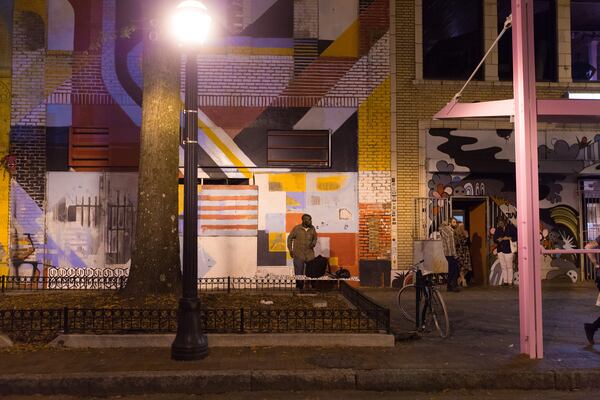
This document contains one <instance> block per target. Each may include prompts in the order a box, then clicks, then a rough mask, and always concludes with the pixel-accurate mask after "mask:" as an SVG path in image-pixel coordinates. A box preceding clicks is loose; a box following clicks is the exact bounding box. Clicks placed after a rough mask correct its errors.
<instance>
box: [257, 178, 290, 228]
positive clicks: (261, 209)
mask: <svg viewBox="0 0 600 400" xmlns="http://www.w3.org/2000/svg"><path fill="white" fill-rule="evenodd" d="M254 181H255V184H256V186H258V230H259V231H264V230H266V228H267V224H266V220H267V214H285V213H286V209H285V192H281V191H278V192H271V191H269V175H268V174H256V175H254Z"/></svg>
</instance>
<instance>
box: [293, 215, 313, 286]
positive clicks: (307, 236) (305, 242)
mask: <svg viewBox="0 0 600 400" xmlns="http://www.w3.org/2000/svg"><path fill="white" fill-rule="evenodd" d="M316 245H317V231H316V230H315V227H314V226H313V225H312V217H311V216H310V215H308V214H304V215H302V223H301V224H300V225H296V226H295V227H294V228H293V229H292V231H291V232H290V235H289V236H288V238H287V248H288V250H289V251H290V257H292V258H293V260H294V274H295V275H304V268H305V267H306V263H307V262H308V261H311V260H313V259H314V258H315V251H314V248H315V246H316ZM296 288H298V289H303V288H304V281H300V280H296Z"/></svg>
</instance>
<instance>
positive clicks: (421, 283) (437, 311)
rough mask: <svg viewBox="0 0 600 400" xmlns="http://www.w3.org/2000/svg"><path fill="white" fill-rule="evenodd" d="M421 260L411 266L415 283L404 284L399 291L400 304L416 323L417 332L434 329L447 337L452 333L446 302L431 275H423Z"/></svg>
mask: <svg viewBox="0 0 600 400" xmlns="http://www.w3.org/2000/svg"><path fill="white" fill-rule="evenodd" d="M424 262H425V261H424V260H421V261H419V262H418V263H416V264H414V265H412V266H411V268H410V270H409V271H410V272H409V274H408V275H407V277H406V278H405V282H407V281H408V280H409V279H408V278H409V277H410V276H411V275H410V274H411V273H412V277H413V279H414V283H412V284H407V285H404V286H403V287H402V288H401V289H400V291H399V292H398V306H399V307H400V311H401V313H402V315H403V316H404V318H406V319H407V320H409V321H411V322H414V323H415V329H416V331H417V332H419V333H422V334H427V333H430V332H433V331H434V330H435V331H437V333H438V334H439V335H440V337H442V338H445V337H448V335H449V334H450V320H449V319H448V310H447V309H446V303H444V299H443V298H442V295H441V293H440V291H439V290H438V289H436V288H435V286H434V285H433V281H432V279H431V276H427V275H423V272H422V266H423V263H424Z"/></svg>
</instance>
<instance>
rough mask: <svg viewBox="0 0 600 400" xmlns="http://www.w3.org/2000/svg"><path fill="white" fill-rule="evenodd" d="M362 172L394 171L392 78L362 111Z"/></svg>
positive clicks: (360, 126) (377, 89) (360, 142)
mask: <svg viewBox="0 0 600 400" xmlns="http://www.w3.org/2000/svg"><path fill="white" fill-rule="evenodd" d="M358 148H359V152H358V170H359V171H389V170H390V78H389V77H388V78H387V79H386V80H385V81H383V82H382V83H381V85H379V87H377V88H376V89H375V90H374V91H373V93H371V95H370V96H369V98H368V99H367V100H366V101H365V102H363V103H362V104H361V105H360V108H359V109H358Z"/></svg>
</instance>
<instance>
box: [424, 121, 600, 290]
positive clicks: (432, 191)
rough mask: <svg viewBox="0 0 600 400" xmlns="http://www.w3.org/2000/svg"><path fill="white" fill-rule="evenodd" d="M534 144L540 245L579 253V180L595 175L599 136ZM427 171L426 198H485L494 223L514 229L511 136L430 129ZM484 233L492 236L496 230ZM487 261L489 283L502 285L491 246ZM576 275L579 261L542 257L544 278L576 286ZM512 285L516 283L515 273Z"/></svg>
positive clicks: (543, 138)
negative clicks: (499, 220)
mask: <svg viewBox="0 0 600 400" xmlns="http://www.w3.org/2000/svg"><path fill="white" fill-rule="evenodd" d="M538 143H539V147H538V157H539V184H540V188H539V197H540V199H539V200H540V242H541V244H542V246H543V247H544V248H546V249H573V248H579V247H580V246H581V238H580V237H579V212H580V205H579V200H578V197H577V190H578V178H581V177H583V176H586V175H588V174H589V175H594V174H597V171H598V168H599V160H600V135H597V134H596V133H594V132H584V131H551V130H548V131H540V132H539V133H538ZM427 167H428V176H429V178H428V189H429V196H431V197H434V198H440V199H443V198H453V199H460V198H464V197H473V196H487V197H489V199H490V204H491V208H492V212H491V214H492V217H494V215H500V214H502V215H504V216H506V217H507V218H509V219H510V220H511V221H512V222H513V223H516V216H517V215H516V207H515V200H516V193H515V175H514V174H515V164H514V137H513V134H512V131H511V130H505V129H498V130H460V129H457V130H452V129H430V130H429V131H428V135H427ZM491 224H492V225H493V221H492V222H491ZM488 228H489V229H490V232H489V234H490V235H493V229H494V227H493V226H488ZM489 255H490V257H489V258H488V260H489V281H490V283H491V284H494V285H498V284H501V283H503V282H502V281H501V278H500V276H501V274H500V266H499V262H498V260H497V257H496V255H495V247H494V246H493V245H492V246H490V247H489ZM515 269H516V266H515ZM578 274H579V260H578V257H577V256H575V255H562V256H550V255H544V257H543V261H542V277H543V278H545V279H554V278H557V277H563V278H564V277H566V278H567V279H570V280H572V281H573V282H575V281H577V279H578ZM514 279H515V281H516V282H518V274H517V273H515V278H514Z"/></svg>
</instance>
